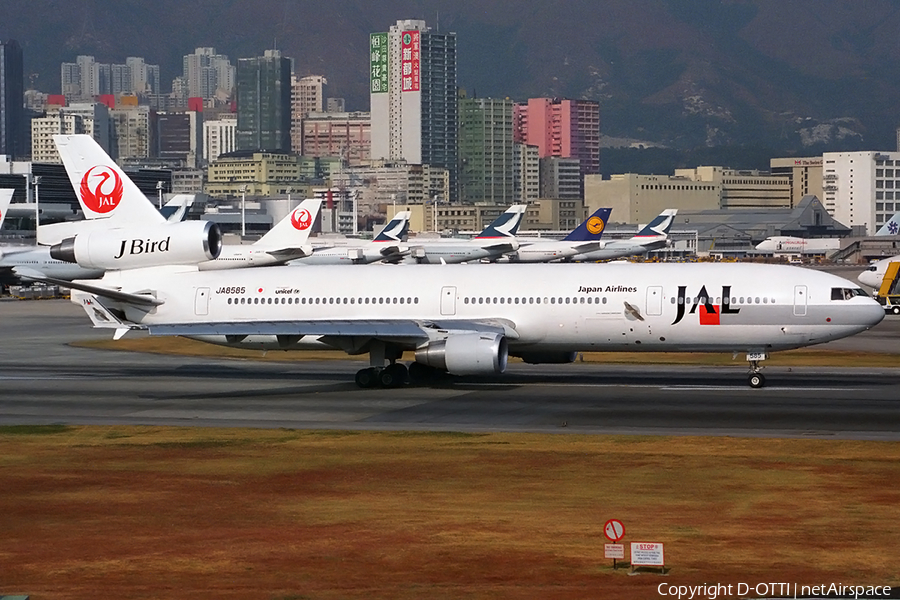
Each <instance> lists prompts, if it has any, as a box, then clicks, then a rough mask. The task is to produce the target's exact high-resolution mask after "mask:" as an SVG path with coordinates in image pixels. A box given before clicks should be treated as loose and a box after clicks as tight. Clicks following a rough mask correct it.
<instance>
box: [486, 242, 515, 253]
mask: <svg viewBox="0 0 900 600" xmlns="http://www.w3.org/2000/svg"><path fill="white" fill-rule="evenodd" d="M482 248H483V249H484V250H487V251H489V252H495V253H497V254H506V253H507V252H514V251H516V250H518V249H519V243H518V242H517V241H516V240H510V241H508V242H497V243H496V244H488V245H485V246H482Z"/></svg>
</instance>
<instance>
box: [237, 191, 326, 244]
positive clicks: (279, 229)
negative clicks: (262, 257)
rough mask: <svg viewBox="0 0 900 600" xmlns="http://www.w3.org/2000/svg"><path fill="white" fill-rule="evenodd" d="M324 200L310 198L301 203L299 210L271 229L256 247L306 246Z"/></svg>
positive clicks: (293, 211) (296, 209)
mask: <svg viewBox="0 0 900 600" xmlns="http://www.w3.org/2000/svg"><path fill="white" fill-rule="evenodd" d="M321 206H322V200H321V199H319V198H308V199H306V200H304V201H303V202H301V203H300V204H299V205H298V206H297V208H295V209H294V210H292V211H291V212H290V213H288V215H287V216H286V217H285V218H283V219H282V220H281V221H279V222H278V223H275V225H274V226H273V227H272V229H270V230H269V231H268V232H267V233H266V235H264V236H262V237H261V238H259V241H258V242H256V243H254V244H253V245H254V246H269V247H276V246H285V247H287V246H298V245H301V244H305V243H306V241H307V240H308V239H309V234H310V232H312V230H313V229H314V228H315V224H316V219H317V218H318V217H319V208H320V207H321Z"/></svg>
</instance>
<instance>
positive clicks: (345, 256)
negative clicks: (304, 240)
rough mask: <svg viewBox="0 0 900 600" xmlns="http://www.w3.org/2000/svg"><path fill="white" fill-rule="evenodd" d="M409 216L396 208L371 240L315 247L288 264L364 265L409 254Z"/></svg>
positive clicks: (394, 259)
mask: <svg viewBox="0 0 900 600" xmlns="http://www.w3.org/2000/svg"><path fill="white" fill-rule="evenodd" d="M409 217H410V212H409V211H401V212H398V213H397V214H396V215H394V218H393V219H391V220H390V221H389V222H388V224H387V225H385V226H384V229H382V230H381V233H379V234H378V235H376V236H375V239H373V240H372V241H371V242H368V243H365V244H361V245H355V246H331V247H325V248H314V249H313V252H312V254H310V255H308V256H306V257H305V258H301V259H299V260H295V261H293V262H291V265H306V266H309V265H357V264H361V265H367V264H369V263H373V262H377V261H384V262H389V263H396V262H399V261H400V260H402V259H403V257H404V256H406V255H407V254H409V245H408V244H407V243H406V234H407V232H408V231H409Z"/></svg>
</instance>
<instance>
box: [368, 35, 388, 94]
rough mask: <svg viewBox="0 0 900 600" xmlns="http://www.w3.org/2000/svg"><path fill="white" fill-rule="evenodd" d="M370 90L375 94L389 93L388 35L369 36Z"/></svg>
mask: <svg viewBox="0 0 900 600" xmlns="http://www.w3.org/2000/svg"><path fill="white" fill-rule="evenodd" d="M369 57H370V58H369V61H370V69H369V90H370V91H371V92H372V93H373V94H377V93H382V92H387V91H388V34H387V33H373V34H371V35H369Z"/></svg>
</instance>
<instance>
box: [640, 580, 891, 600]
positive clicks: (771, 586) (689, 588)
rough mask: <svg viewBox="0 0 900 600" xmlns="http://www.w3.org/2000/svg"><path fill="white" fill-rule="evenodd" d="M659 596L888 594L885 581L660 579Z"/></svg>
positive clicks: (690, 599) (711, 598)
mask: <svg viewBox="0 0 900 600" xmlns="http://www.w3.org/2000/svg"><path fill="white" fill-rule="evenodd" d="M656 591H657V592H659V595H660V596H671V597H672V598H677V599H678V600H693V599H695V598H697V599H700V598H706V599H708V600H716V598H733V597H747V596H751V595H752V596H757V597H759V598H773V597H777V598H808V597H811V596H812V597H817V596H837V597H841V598H890V597H891V587H890V586H887V585H844V584H842V583H831V584H828V583H823V584H820V585H800V584H797V583H755V584H754V583H729V584H723V583H715V584H703V585H669V584H667V583H661V584H659V586H658V587H657V588H656Z"/></svg>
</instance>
